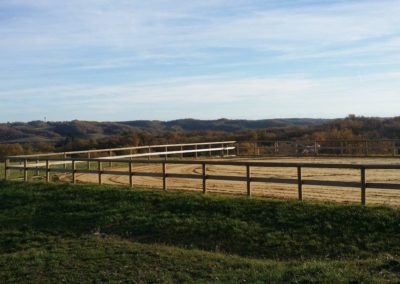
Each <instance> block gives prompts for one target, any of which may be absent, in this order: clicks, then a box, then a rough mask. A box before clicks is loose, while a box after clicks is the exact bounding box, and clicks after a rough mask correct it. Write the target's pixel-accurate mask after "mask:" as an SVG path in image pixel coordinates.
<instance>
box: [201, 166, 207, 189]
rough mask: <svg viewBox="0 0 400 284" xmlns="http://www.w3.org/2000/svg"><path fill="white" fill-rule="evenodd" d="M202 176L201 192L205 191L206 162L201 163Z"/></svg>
mask: <svg viewBox="0 0 400 284" xmlns="http://www.w3.org/2000/svg"><path fill="white" fill-rule="evenodd" d="M201 168H202V178H203V193H204V194H205V193H206V192H207V176H206V163H202V164H201Z"/></svg>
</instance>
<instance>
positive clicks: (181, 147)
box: [181, 146, 183, 159]
mask: <svg viewBox="0 0 400 284" xmlns="http://www.w3.org/2000/svg"><path fill="white" fill-rule="evenodd" d="M181 159H183V146H181Z"/></svg>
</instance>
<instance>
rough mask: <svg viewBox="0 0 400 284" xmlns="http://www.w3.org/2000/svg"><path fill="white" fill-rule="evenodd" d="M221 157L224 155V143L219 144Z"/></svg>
mask: <svg viewBox="0 0 400 284" xmlns="http://www.w3.org/2000/svg"><path fill="white" fill-rule="evenodd" d="M221 149H222V150H221V157H223V156H224V144H221Z"/></svg>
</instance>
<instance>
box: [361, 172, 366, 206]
mask: <svg viewBox="0 0 400 284" xmlns="http://www.w3.org/2000/svg"><path fill="white" fill-rule="evenodd" d="M366 188H367V184H366V175H365V167H363V166H362V167H361V204H362V205H365V204H366Z"/></svg>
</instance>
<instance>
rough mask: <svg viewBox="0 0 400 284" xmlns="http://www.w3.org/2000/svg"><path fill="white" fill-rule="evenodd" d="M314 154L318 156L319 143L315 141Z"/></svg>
mask: <svg viewBox="0 0 400 284" xmlns="http://www.w3.org/2000/svg"><path fill="white" fill-rule="evenodd" d="M314 154H315V156H318V141H314Z"/></svg>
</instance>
